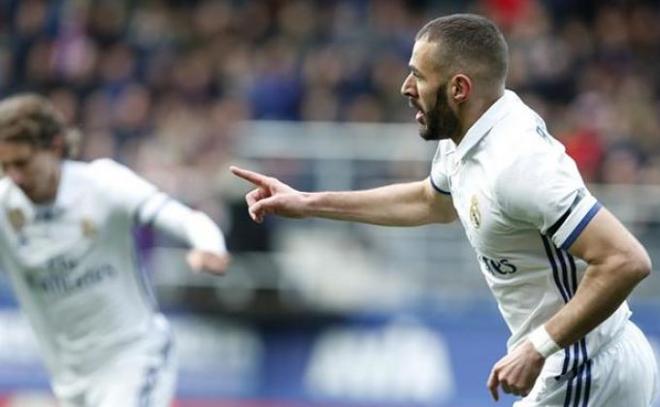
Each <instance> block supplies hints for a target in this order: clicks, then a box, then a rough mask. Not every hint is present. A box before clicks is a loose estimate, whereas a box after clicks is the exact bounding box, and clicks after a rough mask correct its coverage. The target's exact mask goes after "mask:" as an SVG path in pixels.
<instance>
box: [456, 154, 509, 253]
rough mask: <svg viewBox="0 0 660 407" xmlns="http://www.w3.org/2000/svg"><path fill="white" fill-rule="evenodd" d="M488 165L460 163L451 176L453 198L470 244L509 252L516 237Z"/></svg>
mask: <svg viewBox="0 0 660 407" xmlns="http://www.w3.org/2000/svg"><path fill="white" fill-rule="evenodd" d="M489 175H490V174H488V169H487V167H483V166H480V165H474V166H470V165H463V166H460V167H459V168H456V169H455V170H454V171H453V173H452V174H451V175H450V183H451V193H452V201H453V204H454V208H455V209H456V213H457V214H458V217H459V219H460V221H461V223H462V224H463V228H464V229H465V234H466V236H467V238H468V240H469V241H470V244H471V245H472V247H474V248H475V249H476V250H477V251H478V252H481V253H492V254H497V253H501V252H503V251H508V250H509V249H510V248H511V245H512V244H513V243H514V242H515V240H516V239H518V236H517V235H516V233H515V228H514V227H513V225H512V224H511V222H510V221H509V219H507V217H506V216H505V215H504V214H503V213H502V211H501V208H500V206H499V204H498V201H497V199H496V196H495V193H494V189H493V186H492V185H493V182H492V181H493V180H492V179H491V178H489Z"/></svg>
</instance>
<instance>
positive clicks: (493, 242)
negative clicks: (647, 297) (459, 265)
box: [430, 90, 630, 370]
mask: <svg viewBox="0 0 660 407" xmlns="http://www.w3.org/2000/svg"><path fill="white" fill-rule="evenodd" d="M430 176H431V179H432V180H433V182H434V184H435V185H437V186H438V187H440V188H448V189H449V191H448V192H450V193H451V197H452V202H453V204H454V207H455V208H456V212H457V214H458V216H459V219H460V220H461V222H462V224H463V226H464V229H465V232H466V235H467V237H468V240H469V241H470V244H471V245H472V247H473V248H474V250H475V252H476V254H477V259H478V262H479V266H480V268H481V271H482V273H483V275H484V277H485V279H486V282H487V283H488V286H489V288H490V289H491V291H492V292H493V294H494V296H495V299H496V300H497V303H498V306H499V309H500V311H501V313H502V315H503V317H504V320H505V321H506V323H507V325H508V326H509V329H510V330H511V337H510V338H509V341H508V344H507V345H508V347H509V349H513V348H514V347H515V346H516V345H517V344H518V343H519V342H520V341H521V340H522V339H524V338H526V337H527V335H529V333H531V332H532V330H534V329H535V328H537V327H539V326H541V325H543V324H544V323H545V322H546V321H547V320H548V319H549V318H550V317H552V316H553V315H554V314H555V313H556V312H557V311H559V309H561V308H562V307H563V306H564V304H565V303H566V302H568V301H569V300H570V299H571V297H572V296H573V294H574V293H575V291H576V289H577V285H578V284H579V281H580V279H581V278H582V276H583V274H584V271H585V269H586V263H585V262H583V261H582V260H579V259H574V258H573V257H572V256H570V254H569V253H568V252H567V251H566V250H567V249H568V248H569V246H570V244H568V243H571V240H572V241H574V239H575V238H577V236H579V233H580V232H581V230H582V229H583V228H584V227H585V226H586V225H587V224H588V221H589V220H590V219H591V217H593V216H594V214H595V213H597V210H598V204H597V203H596V200H595V198H593V196H591V194H590V193H589V191H588V190H587V189H586V187H585V185H584V183H583V181H582V179H581V177H580V174H579V172H578V170H577V167H576V165H575V163H574V162H573V160H572V159H571V158H570V157H569V156H568V155H566V153H565V149H564V147H563V145H562V144H561V143H559V142H558V141H557V140H555V139H554V138H552V137H551V136H550V135H548V133H547V130H546V126H545V123H544V122H543V120H542V119H541V118H540V117H539V116H538V115H537V114H536V113H535V112H534V111H532V110H531V109H530V108H529V107H527V106H526V105H525V104H524V103H523V102H522V101H521V100H520V98H518V96H517V95H516V94H515V93H514V92H511V91H508V90H507V91H506V92H505V94H504V95H503V96H502V97H501V98H500V99H499V100H498V101H497V102H496V103H494V104H493V106H491V108H490V109H489V110H488V111H486V112H485V113H484V114H483V115H482V116H481V117H480V118H479V119H478V120H477V121H476V122H475V123H474V125H473V126H472V127H471V128H470V129H469V130H468V132H467V134H466V136H465V138H464V139H463V140H462V141H461V142H460V143H459V146H458V147H456V146H455V145H454V144H453V142H452V141H451V140H442V141H440V143H439V145H438V151H437V153H436V156H435V158H434V160H433V163H432V168H431V175H430ZM569 210H570V213H569ZM567 213H569V215H568V216H567V217H566V218H565V220H564V221H563V223H561V225H555V223H556V222H557V221H558V220H560V219H561V218H562V217H563V216H564V215H565V214H567ZM553 225H555V226H556V227H557V228H556V230H555V228H552V226H553ZM551 229H552V230H553V231H555V233H554V234H552V236H545V235H546V234H547V233H550V230H551ZM629 315H630V311H629V309H628V305H627V304H626V303H623V304H622V305H621V306H620V307H619V309H618V310H617V311H616V312H615V313H614V314H613V315H612V316H611V317H610V318H608V319H607V320H606V321H605V322H603V323H602V324H601V325H600V326H598V327H597V328H596V329H595V330H594V331H592V332H591V333H590V334H589V335H588V336H587V339H586V345H587V351H588V353H589V355H592V354H595V353H596V352H597V351H598V349H599V348H600V347H601V346H602V344H603V343H605V342H608V341H609V340H611V338H612V337H614V336H615V335H616V334H617V332H619V331H620V330H621V329H622V327H623V326H624V324H625V322H626V321H627V319H628V317H629ZM560 353H561V352H560ZM546 369H548V370H561V363H560V364H559V366H558V367H557V366H555V365H553V364H552V363H546Z"/></svg>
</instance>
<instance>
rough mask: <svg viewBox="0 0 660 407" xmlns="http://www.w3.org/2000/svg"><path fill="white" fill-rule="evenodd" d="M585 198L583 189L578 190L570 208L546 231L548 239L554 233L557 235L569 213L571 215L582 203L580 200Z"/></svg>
mask: <svg viewBox="0 0 660 407" xmlns="http://www.w3.org/2000/svg"><path fill="white" fill-rule="evenodd" d="M585 196H586V192H585V190H584V188H582V189H579V190H578V191H577V193H576V194H575V199H573V203H572V204H571V206H570V207H569V208H568V209H567V210H566V212H564V214H563V215H561V216H560V217H559V219H557V221H556V222H555V223H553V224H552V226H550V227H549V228H548V231H547V232H546V233H545V234H546V235H548V236H550V237H552V236H554V235H555V233H557V231H558V230H559V228H560V227H561V226H562V225H563V224H564V222H565V221H566V219H568V217H569V216H571V213H573V211H574V210H575V208H576V207H577V206H578V204H579V203H580V202H582V199H583V198H584V197H585Z"/></svg>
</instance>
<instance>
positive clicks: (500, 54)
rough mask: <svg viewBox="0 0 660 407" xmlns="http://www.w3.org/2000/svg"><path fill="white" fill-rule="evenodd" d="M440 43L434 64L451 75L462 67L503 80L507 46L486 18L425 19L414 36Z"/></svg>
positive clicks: (453, 15)
mask: <svg viewBox="0 0 660 407" xmlns="http://www.w3.org/2000/svg"><path fill="white" fill-rule="evenodd" d="M415 40H416V41H419V40H426V41H429V42H439V43H441V44H442V55H439V56H438V64H440V65H441V66H443V67H446V68H447V69H448V71H450V73H451V74H454V73H457V72H455V71H459V70H463V71H464V72H466V73H471V74H472V75H474V76H478V77H481V79H484V80H487V81H493V80H498V81H501V83H504V81H505V80H506V74H507V69H508V46H507V44H506V40H505V39H504V36H503V35H502V32H501V31H500V30H499V29H498V28H497V26H496V25H495V24H494V23H493V22H492V21H490V20H489V19H487V18H485V17H482V16H479V15H476V14H452V15H448V16H443V17H439V18H436V19H434V20H431V21H429V22H428V23H427V24H426V25H425V26H424V27H422V29H421V30H419V32H418V33H417V35H416V36H415Z"/></svg>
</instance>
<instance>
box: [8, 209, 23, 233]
mask: <svg viewBox="0 0 660 407" xmlns="http://www.w3.org/2000/svg"><path fill="white" fill-rule="evenodd" d="M7 218H8V219H9V223H11V226H12V227H13V228H14V231H15V232H16V233H19V232H20V231H21V230H23V227H24V226H25V215H24V214H23V211H22V210H20V209H19V208H13V209H9V210H8V211H7Z"/></svg>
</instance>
